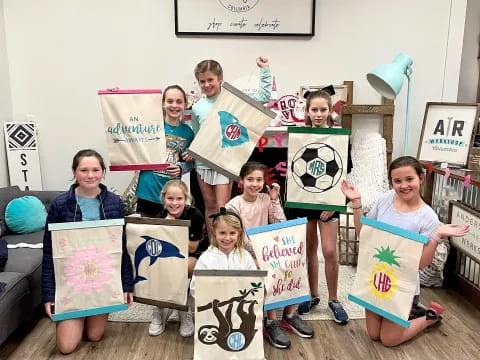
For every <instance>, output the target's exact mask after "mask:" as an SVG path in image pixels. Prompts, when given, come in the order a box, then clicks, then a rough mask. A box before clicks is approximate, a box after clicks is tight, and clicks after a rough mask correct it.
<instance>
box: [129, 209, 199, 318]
mask: <svg viewBox="0 0 480 360" xmlns="http://www.w3.org/2000/svg"><path fill="white" fill-rule="evenodd" d="M125 221H126V223H127V226H126V232H127V250H128V254H129V255H130V258H131V259H132V264H133V267H134V269H133V272H134V274H133V275H134V280H133V283H134V291H133V294H134V299H135V301H137V302H141V303H146V304H151V305H157V306H160V307H168V308H176V309H180V310H185V309H186V305H187V290H188V227H189V225H190V221H189V220H165V219H151V218H142V217H126V218H125Z"/></svg>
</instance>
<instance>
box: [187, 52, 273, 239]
mask: <svg viewBox="0 0 480 360" xmlns="http://www.w3.org/2000/svg"><path fill="white" fill-rule="evenodd" d="M257 66H258V67H259V68H260V90H259V92H258V93H256V94H253V95H251V97H252V98H253V99H255V100H257V101H259V102H262V103H266V102H268V101H269V100H270V93H271V89H272V76H271V74H270V68H269V63H268V59H267V58H265V57H262V56H260V57H258V58H257ZM194 73H195V78H196V79H197V81H198V83H199V85H200V89H201V91H202V93H204V94H205V96H206V97H205V98H202V99H200V101H198V102H197V103H196V104H195V105H193V108H192V110H193V117H192V128H193V131H194V132H195V134H196V133H198V130H199V129H200V126H202V124H203V122H204V121H205V119H206V118H207V116H208V114H209V112H210V110H211V109H212V107H213V104H214V103H215V101H216V100H217V98H218V95H219V94H220V91H221V89H222V82H223V69H222V67H221V65H220V64H219V63H218V62H217V61H215V60H203V61H201V62H199V63H198V64H197V66H196V67H195V70H194ZM196 171H197V174H198V182H199V186H200V191H201V192H202V196H203V199H204V202H205V217H206V218H207V229H208V230H209V231H210V228H211V221H210V220H209V217H210V215H211V214H213V213H215V212H217V211H218V209H219V208H220V207H223V206H225V204H226V203H227V201H228V200H230V194H231V192H232V180H230V179H229V178H228V177H226V176H224V175H222V174H220V173H218V172H217V171H215V170H213V169H210V168H209V167H208V166H207V165H205V164H203V163H201V162H199V161H197V162H196Z"/></svg>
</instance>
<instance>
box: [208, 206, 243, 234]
mask: <svg viewBox="0 0 480 360" xmlns="http://www.w3.org/2000/svg"><path fill="white" fill-rule="evenodd" d="M225 215H232V216H235V217H236V218H237V219H238V221H240V225H241V226H242V229H243V222H242V218H241V217H240V215H238V214H237V213H236V212H233V211H230V210H227V209H225V208H224V207H221V208H220V211H219V212H218V213H215V214H212V215H210V216H209V218H210V219H213V220H212V225H213V224H214V223H215V221H217V218H218V217H219V216H225Z"/></svg>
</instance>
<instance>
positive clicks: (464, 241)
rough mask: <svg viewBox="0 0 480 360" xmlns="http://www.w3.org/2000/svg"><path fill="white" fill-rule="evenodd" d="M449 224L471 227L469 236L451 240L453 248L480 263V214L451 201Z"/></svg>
mask: <svg viewBox="0 0 480 360" xmlns="http://www.w3.org/2000/svg"><path fill="white" fill-rule="evenodd" d="M448 222H449V223H450V224H457V225H458V226H463V225H466V224H468V225H470V231H469V232H468V234H466V235H465V236H462V237H456V238H450V241H451V243H452V245H453V246H455V247H456V248H457V249H459V250H460V251H462V252H463V253H465V254H467V255H468V256H469V257H471V258H472V259H475V260H476V261H477V262H480V212H478V211H475V210H473V209H472V208H470V207H468V206H466V205H463V204H461V203H459V202H458V201H454V200H451V201H450V202H449V207H448Z"/></svg>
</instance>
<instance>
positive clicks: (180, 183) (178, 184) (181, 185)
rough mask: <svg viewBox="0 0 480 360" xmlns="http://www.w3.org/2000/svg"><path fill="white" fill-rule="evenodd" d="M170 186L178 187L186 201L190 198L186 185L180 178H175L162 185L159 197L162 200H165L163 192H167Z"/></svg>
mask: <svg viewBox="0 0 480 360" xmlns="http://www.w3.org/2000/svg"><path fill="white" fill-rule="evenodd" d="M172 187H178V188H180V190H182V192H183V195H185V201H188V200H189V199H190V194H189V193H188V188H187V185H186V184H185V183H184V182H183V181H182V180H179V179H175V180H169V181H167V183H166V184H165V185H163V189H162V192H161V197H162V200H163V201H164V202H165V194H166V193H167V191H168V189H170V188H172Z"/></svg>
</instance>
